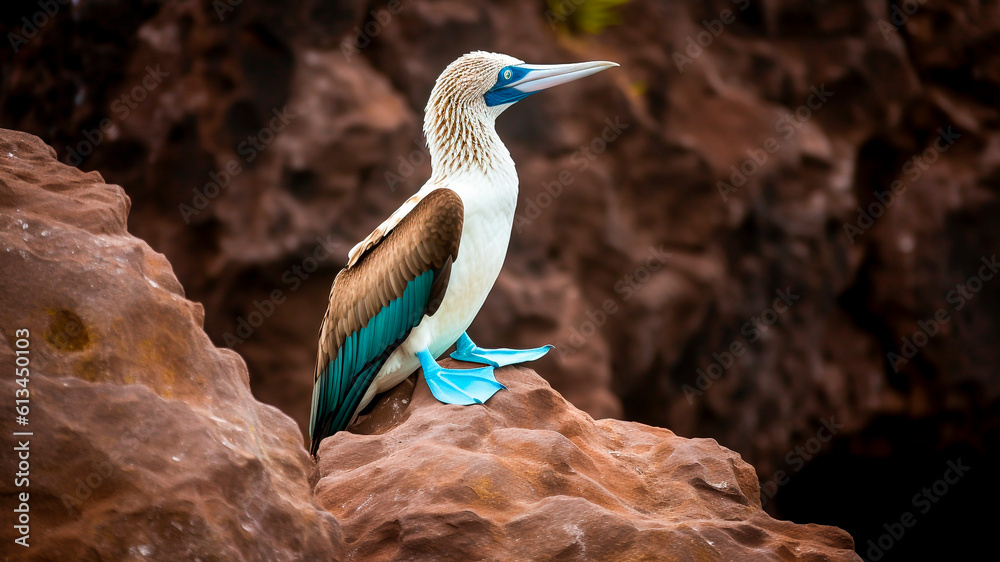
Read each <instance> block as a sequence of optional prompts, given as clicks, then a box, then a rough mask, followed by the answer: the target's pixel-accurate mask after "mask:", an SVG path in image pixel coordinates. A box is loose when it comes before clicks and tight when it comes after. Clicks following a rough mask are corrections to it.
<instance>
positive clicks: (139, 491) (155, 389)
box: [0, 130, 342, 560]
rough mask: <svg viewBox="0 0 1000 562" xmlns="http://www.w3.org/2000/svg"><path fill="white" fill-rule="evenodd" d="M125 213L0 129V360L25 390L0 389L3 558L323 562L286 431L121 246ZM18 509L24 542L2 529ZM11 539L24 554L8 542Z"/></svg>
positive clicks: (168, 285)
mask: <svg viewBox="0 0 1000 562" xmlns="http://www.w3.org/2000/svg"><path fill="white" fill-rule="evenodd" d="M128 210H129V199H128V197H126V195H125V193H124V191H123V190H122V188H120V187H118V186H116V185H107V184H105V183H104V181H103V180H102V179H101V176H100V175H99V174H97V173H95V172H91V173H89V174H85V173H83V172H81V171H79V170H77V169H76V168H71V167H69V166H67V165H65V164H62V163H59V162H57V161H56V159H55V151H53V150H52V149H51V148H49V147H47V146H45V145H44V144H43V143H42V142H41V141H40V140H39V139H38V138H36V137H32V136H30V135H26V134H23V133H17V132H14V131H8V130H0V271H2V272H3V291H0V326H3V338H2V340H0V342H2V343H0V363H2V364H3V365H4V366H5V369H10V370H11V371H12V370H13V365H14V364H15V349H17V350H20V351H24V350H27V351H28V353H27V354H23V353H22V354H20V355H18V356H19V357H27V358H28V366H27V368H28V372H27V373H26V374H24V375H25V376H22V377H19V378H15V377H14V376H13V373H12V372H9V373H5V375H4V376H3V377H2V379H0V391H2V392H3V396H4V397H5V400H4V401H5V405H4V407H3V414H4V420H5V424H9V425H5V428H6V429H5V431H3V433H2V434H0V447H2V448H3V450H4V451H5V452H4V454H3V456H2V458H0V471H2V472H3V474H4V475H6V476H9V477H5V478H3V480H2V483H0V498H2V501H3V505H4V515H3V521H4V525H3V530H2V531H0V537H2V541H3V545H4V546H3V552H4V554H5V555H6V556H9V557H10V558H11V559H15V560H136V559H150V560H195V559H200V560H211V559H215V560H291V559H296V558H301V559H311V560H320V559H328V558H339V557H340V555H341V553H342V543H341V536H340V528H339V526H338V524H337V522H336V520H335V519H334V518H333V517H331V516H330V515H329V514H328V513H326V512H325V511H323V510H321V509H318V508H317V507H316V506H315V505H314V504H313V503H312V499H311V493H310V487H309V483H308V481H307V476H308V472H309V470H310V469H311V464H312V463H311V461H310V459H309V456H308V455H307V453H306V452H305V450H304V449H303V448H302V444H301V439H300V435H299V432H298V429H297V428H296V426H295V424H294V422H292V420H291V419H289V418H288V416H286V415H284V414H282V413H281V412H280V411H279V410H277V409H276V408H274V407H273V406H268V405H265V404H262V403H260V402H258V401H257V400H255V399H254V398H253V396H252V395H251V394H250V387H249V384H248V379H247V370H246V365H245V364H244V363H243V360H242V359H240V357H239V356H238V355H237V354H236V353H234V352H232V351H230V350H226V349H217V348H216V347H215V346H214V345H212V342H211V341H210V340H209V339H208V336H207V335H206V334H205V332H204V331H203V329H202V322H203V318H204V311H203V309H202V307H201V305H200V304H197V303H194V302H191V301H189V300H187V299H186V298H184V290H183V289H182V288H181V285H180V283H179V282H178V281H177V278H176V277H175V276H174V273H173V271H172V270H171V268H170V264H169V263H167V260H166V259H165V258H164V257H163V256H162V255H161V254H158V253H156V252H155V251H153V250H152V249H151V248H150V247H149V246H148V245H147V244H146V243H145V242H143V241H141V240H139V239H138V238H135V237H133V236H131V235H130V234H128V232H126V230H125V225H126V220H127V215H128ZM22 341H24V342H26V343H24V344H23V345H22V344H20V343H17V342H22ZM22 363H23V361H22ZM18 380H22V381H23V384H19V383H18ZM22 389H23V390H26V391H27V392H26V393H24V392H22V393H20V395H19V396H20V397H23V398H24V399H25V400H26V402H25V403H24V404H22V406H27V408H26V410H24V411H23V412H21V411H18V412H16V413H17V414H18V415H21V414H22V413H23V414H24V416H23V418H21V419H23V420H24V421H25V422H26V423H25V424H23V425H19V426H15V427H16V429H15V430H14V431H20V432H29V433H30V435H13V434H12V432H11V431H10V430H9V428H10V427H11V426H12V425H13V423H14V420H15V411H14V408H13V407H12V405H13V403H14V396H15V390H22ZM25 395H26V396H25ZM11 451H18V452H17V453H16V454H13V453H11ZM21 463H27V465H26V466H25V465H22V464H21ZM19 472H22V473H24V476H23V478H24V480H21V479H20V478H18V479H15V478H14V477H13V475H14V474H15V473H19ZM22 493H27V494H28V496H27V498H22V496H21V495H20V494H22ZM22 503H24V504H26V505H27V508H26V509H25V510H24V511H23V513H25V514H26V515H27V517H26V518H24V520H23V521H22V520H20V519H19V521H18V523H26V527H27V528H26V532H25V533H22V532H21V530H20V529H16V528H15V527H14V525H13V524H12V523H11V521H10V519H9V518H10V517H11V514H12V512H11V509H13V508H14V506H20V505H21V504H22ZM14 516H15V517H18V518H21V515H20V514H14ZM25 535H26V536H27V539H26V541H25V542H27V544H28V548H24V546H19V545H16V544H15V543H14V539H15V538H18V537H21V536H25Z"/></svg>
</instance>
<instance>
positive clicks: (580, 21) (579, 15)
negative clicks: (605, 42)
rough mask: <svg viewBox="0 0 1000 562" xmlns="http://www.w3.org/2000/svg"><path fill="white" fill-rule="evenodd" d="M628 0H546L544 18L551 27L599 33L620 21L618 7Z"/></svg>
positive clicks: (577, 31)
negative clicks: (546, 7)
mask: <svg viewBox="0 0 1000 562" xmlns="http://www.w3.org/2000/svg"><path fill="white" fill-rule="evenodd" d="M628 1H629V0H546V4H547V6H548V9H546V10H545V19H546V20H547V21H548V22H549V25H551V26H552V27H553V29H558V28H563V29H568V30H569V31H570V32H574V33H592V34H596V33H600V32H601V31H603V30H604V28H605V27H608V26H609V25H618V24H620V23H621V14H619V13H618V9H619V7H620V6H621V5H623V4H625V3H626V2H628Z"/></svg>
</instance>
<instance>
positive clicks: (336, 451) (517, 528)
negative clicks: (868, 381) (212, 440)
mask: <svg viewBox="0 0 1000 562" xmlns="http://www.w3.org/2000/svg"><path fill="white" fill-rule="evenodd" d="M449 362H450V363H457V362H454V361H450V360H448V361H445V363H449ZM497 378H498V380H500V381H501V382H502V383H504V384H505V385H507V390H506V391H501V392H499V393H497V394H496V395H495V396H494V397H493V398H491V399H490V400H489V401H488V402H487V404H486V405H485V406H469V407H462V406H453V405H447V404H442V403H440V402H438V401H437V400H435V399H434V397H433V396H432V395H431V394H430V390H429V389H428V388H427V386H426V384H425V383H424V382H423V379H422V378H420V379H418V380H419V382H418V383H417V384H416V387H415V388H414V387H413V386H412V385H409V384H407V385H400V386H401V387H402V389H403V390H397V391H395V392H393V393H391V395H389V396H387V397H386V398H383V399H382V400H380V401H379V402H378V403H377V404H376V406H375V408H374V409H373V410H372V412H371V413H370V414H369V415H368V417H367V418H366V419H364V420H361V421H360V423H358V424H356V425H355V426H353V427H352V429H351V431H348V432H341V433H338V434H336V435H334V436H332V437H330V438H328V439H326V440H324V441H323V443H322V444H321V445H320V449H319V455H318V462H317V467H316V474H315V475H314V477H316V478H318V484H317V485H316V498H317V500H318V501H319V503H320V504H321V505H322V506H323V507H325V508H326V509H328V510H330V512H331V513H333V514H334V515H335V516H336V517H337V518H338V519H339V520H340V521H341V524H342V525H343V532H344V538H345V540H346V542H347V545H348V548H349V549H350V550H349V554H348V556H349V557H355V558H357V559H359V560H411V559H444V558H448V559H461V560H509V559H523V560H551V559H560V560H565V559H571V560H642V559H648V560H779V559H782V560H785V559H787V560H860V558H858V556H857V555H856V554H855V553H854V551H853V549H854V541H853V540H852V539H851V537H850V536H849V535H848V534H847V533H845V532H844V531H841V530H840V529H837V528H834V527H826V526H820V525H796V524H793V523H790V522H786V521H777V520H775V519H772V518H771V517H770V516H769V515H768V514H767V513H765V512H764V511H763V510H762V508H761V503H760V488H759V486H758V483H757V476H756V473H755V472H754V469H753V467H751V466H750V465H749V464H747V463H745V462H743V460H742V459H741V458H740V456H739V455H738V454H736V453H734V452H732V451H730V450H728V449H725V448H723V447H720V446H719V444H718V443H717V442H716V441H715V440H712V439H684V438H682V437H678V436H676V435H674V434H673V433H672V432H670V431H668V430H666V429H659V428H655V427H649V426H646V425H642V424H639V423H634V422H623V421H618V420H599V421H594V419H593V418H591V417H590V416H589V415H587V414H586V413H584V412H583V411H581V410H579V409H577V408H575V407H574V406H572V405H571V404H570V403H568V402H567V401H566V400H564V399H563V398H562V396H560V395H559V393H557V392H556V391H554V390H553V389H552V388H551V387H550V386H549V384H548V383H547V382H545V380H543V379H542V378H541V377H539V376H538V375H537V374H536V373H535V372H534V371H531V370H529V369H524V368H516V367H508V368H504V369H500V370H498V371H497ZM407 390H409V391H410V392H412V395H409V394H408V393H407V392H406V391H407Z"/></svg>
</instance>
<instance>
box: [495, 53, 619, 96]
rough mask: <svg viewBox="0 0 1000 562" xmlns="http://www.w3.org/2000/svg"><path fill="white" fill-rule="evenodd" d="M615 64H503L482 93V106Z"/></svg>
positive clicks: (568, 80) (570, 79)
mask: <svg viewBox="0 0 1000 562" xmlns="http://www.w3.org/2000/svg"><path fill="white" fill-rule="evenodd" d="M612 66H618V63H614V62H608V61H603V60H600V61H590V62H577V63H573V64H518V65H515V66H508V67H505V68H504V69H503V70H502V71H501V74H500V76H499V77H498V80H497V84H496V85H495V86H494V87H493V88H492V89H491V90H490V91H488V92H486V95H485V98H486V105H488V106H490V107H492V106H495V105H503V104H509V103H514V102H516V101H518V100H520V99H524V98H526V97H528V96H530V95H531V94H534V93H537V92H540V91H542V90H546V89H548V88H551V87H553V86H558V85H560V84H565V83H567V82H572V81H573V80H577V79H579V78H583V77H584V76H590V75H591V74H597V73H598V72H600V71H602V70H604V69H606V68H611V67H612Z"/></svg>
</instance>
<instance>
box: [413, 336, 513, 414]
mask: <svg viewBox="0 0 1000 562" xmlns="http://www.w3.org/2000/svg"><path fill="white" fill-rule="evenodd" d="M417 359H419V360H420V366H421V367H423V369H424V380H425V381H427V386H428V387H430V389H431V394H433V395H434V398H437V399H438V400H440V401H441V402H444V403H445V404H459V405H461V406H468V405H470V404H482V403H484V402H486V401H487V400H489V399H490V397H491V396H493V395H494V394H496V393H497V391H498V390H500V389H504V388H507V387H506V386H504V385H502V384H500V383H499V382H497V379H496V377H494V376H493V367H480V368H478V369H446V368H444V367H442V366H441V365H438V362H437V361H435V360H434V357H432V356H431V354H430V352H429V351H427V350H426V349H425V350H423V351H420V352H418V353H417Z"/></svg>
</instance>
